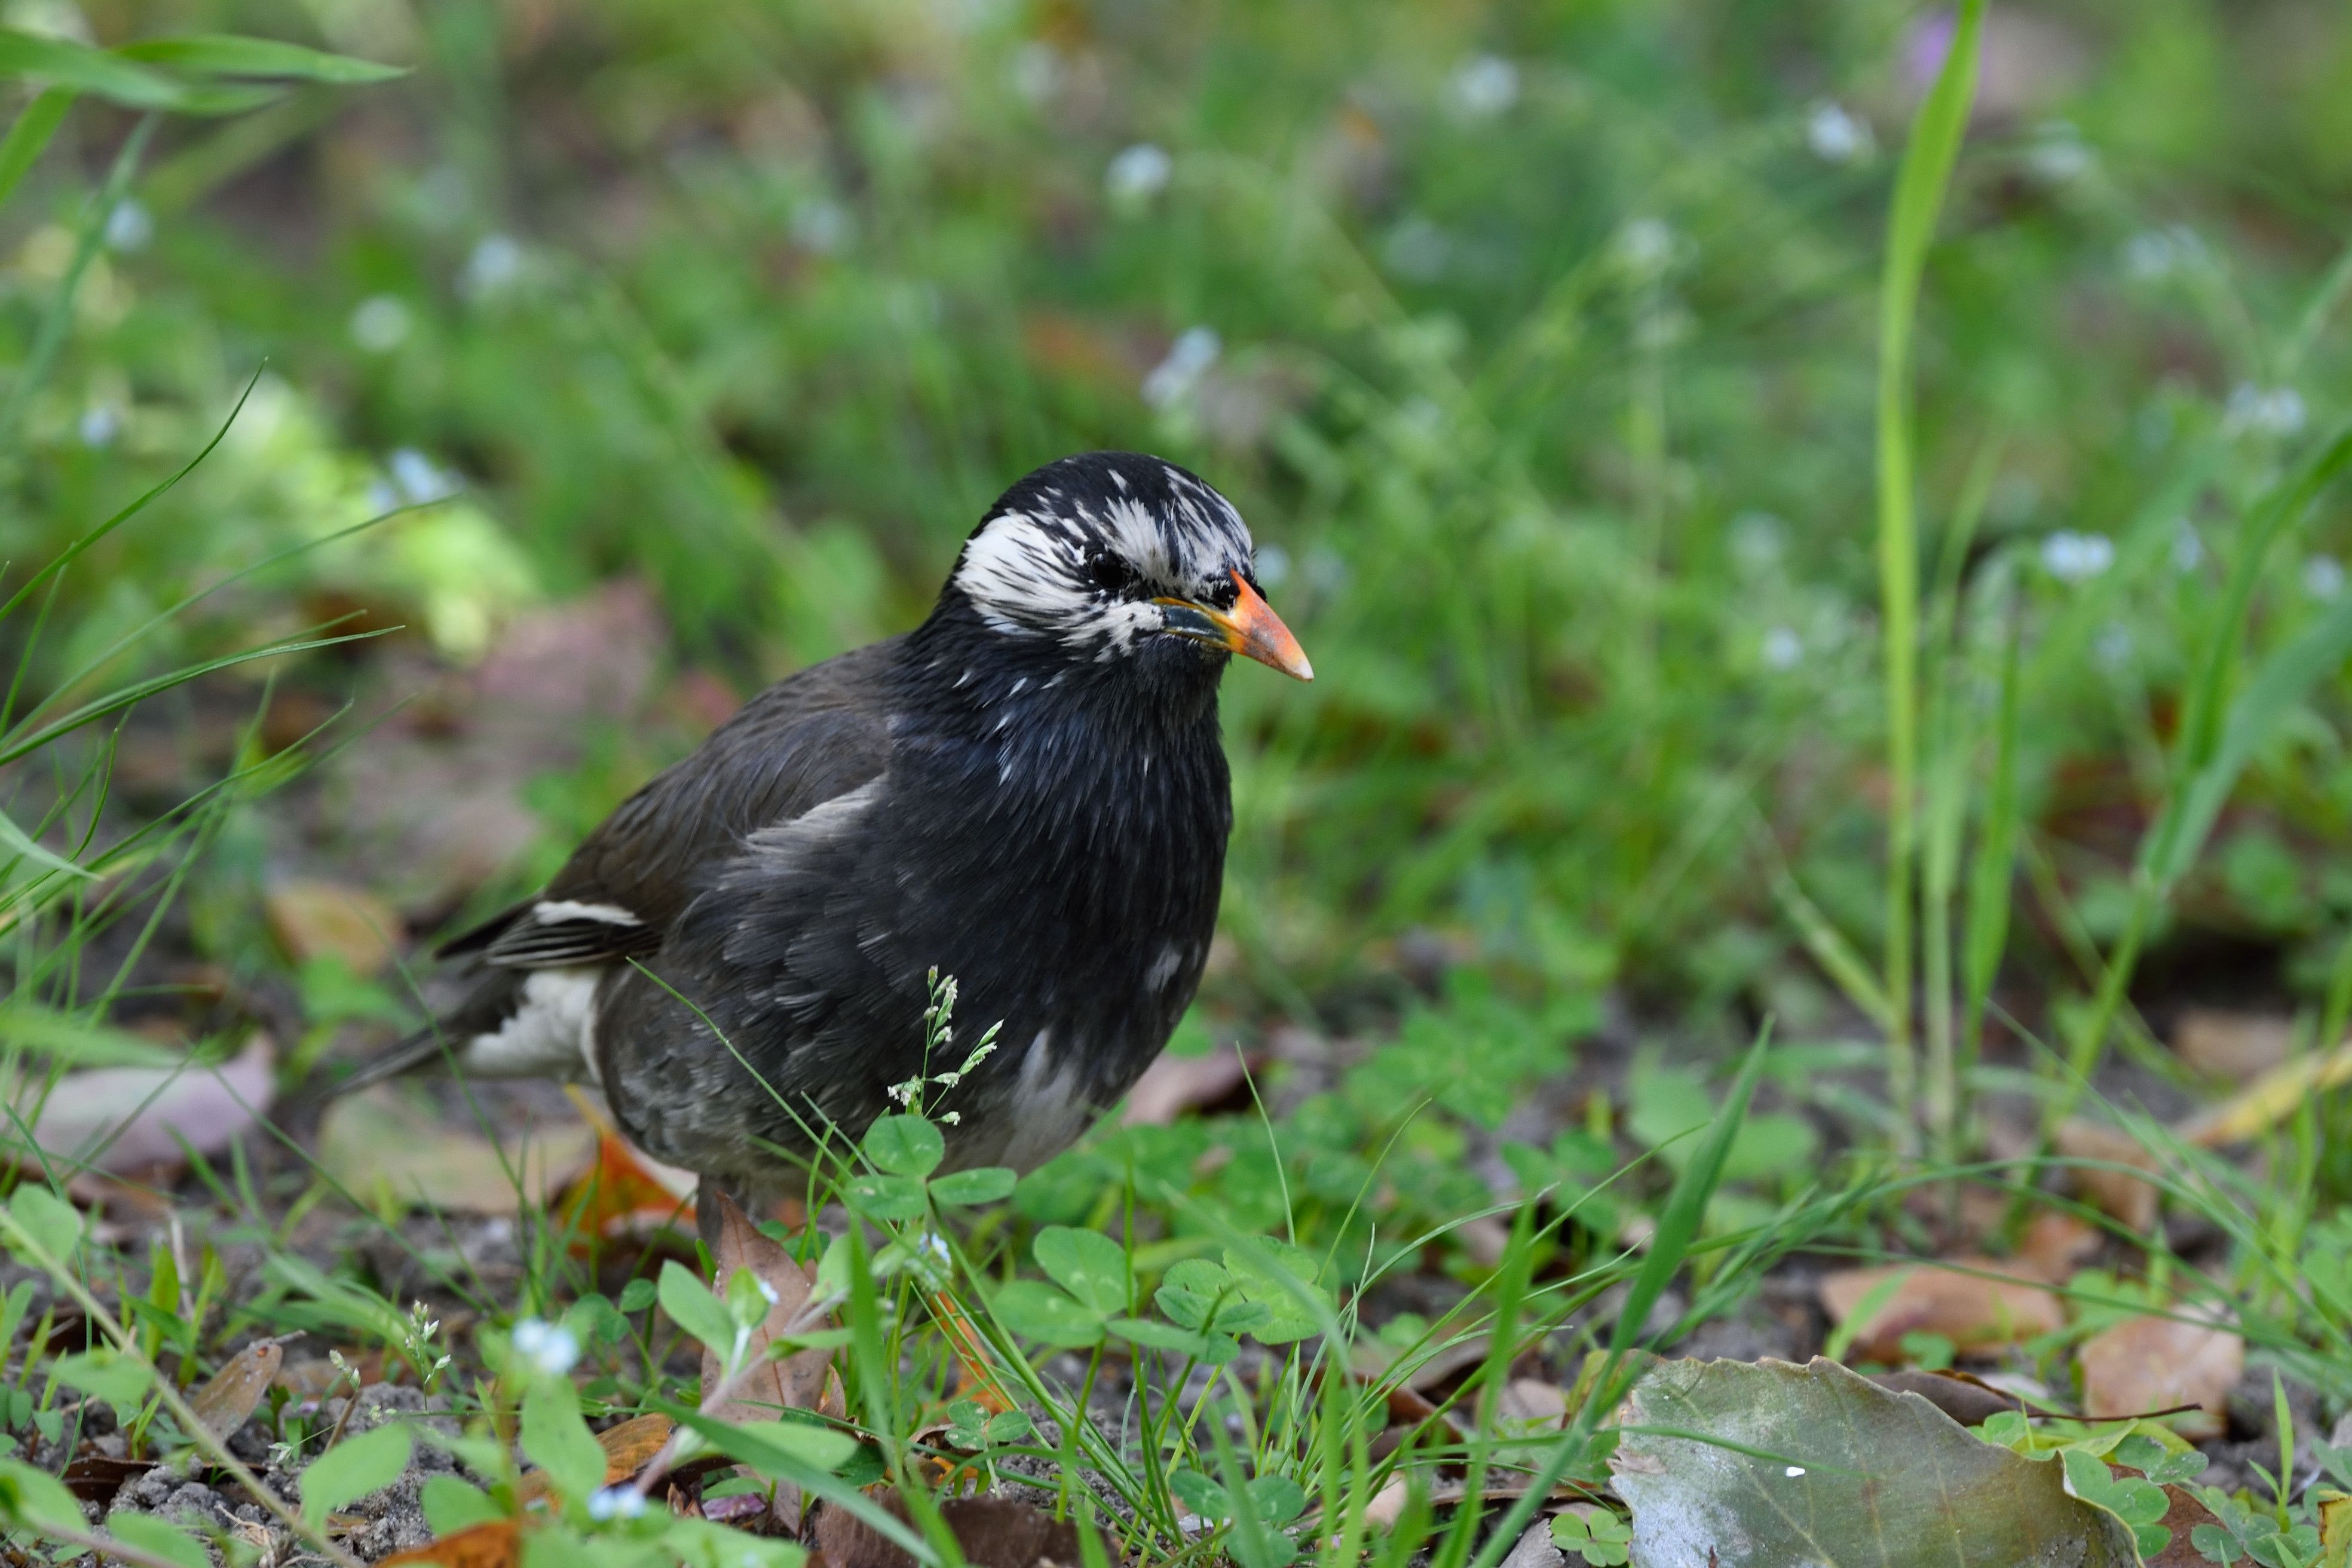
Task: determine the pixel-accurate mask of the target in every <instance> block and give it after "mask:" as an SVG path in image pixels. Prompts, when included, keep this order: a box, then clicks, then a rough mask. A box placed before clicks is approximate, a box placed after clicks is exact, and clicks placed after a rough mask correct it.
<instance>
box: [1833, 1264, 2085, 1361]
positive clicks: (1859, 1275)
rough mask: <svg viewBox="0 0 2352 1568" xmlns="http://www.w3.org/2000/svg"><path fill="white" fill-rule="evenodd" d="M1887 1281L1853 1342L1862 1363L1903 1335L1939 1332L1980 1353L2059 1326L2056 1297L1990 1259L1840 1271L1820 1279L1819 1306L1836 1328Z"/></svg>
mask: <svg viewBox="0 0 2352 1568" xmlns="http://www.w3.org/2000/svg"><path fill="white" fill-rule="evenodd" d="M1890 1280H1892V1281H1893V1282H1894V1283H1893V1284H1892V1286H1891V1287H1890V1288H1888V1289H1887V1290H1886V1293H1885V1295H1884V1296H1882V1297H1880V1298H1879V1300H1878V1304H1877V1306H1876V1307H1875V1309H1874V1310H1872V1311H1871V1313H1870V1315H1869V1316H1868V1318H1867V1319H1865V1320H1864V1321H1863V1322H1862V1324H1861V1325H1860V1327H1859V1328H1858V1329H1857V1330H1856V1331H1855V1332H1854V1334H1853V1348H1854V1350H1855V1352H1857V1353H1859V1354H1860V1355H1862V1356H1863V1357H1864V1358H1865V1359H1867V1360H1872V1361H1886V1360H1892V1359H1894V1358H1895V1356H1897V1355H1899V1354H1900V1353H1901V1351H1902V1341H1903V1336H1904V1335H1906V1334H1941V1335H1942V1336H1943V1337H1944V1338H1946V1339H1948V1340H1949V1341H1951V1342H1952V1343H1953V1345H1954V1346H1956V1347H1957V1348H1958V1349H1960V1350H1964V1351H1966V1350H1987V1349H1990V1348H1992V1347H1993V1346H1996V1345H2009V1344H2015V1343H2017V1342H2019V1341H2021V1340H2028V1339H2032V1338H2033V1337H2034V1336H2035V1335H2037V1334H2046V1333H2052V1332H2054V1331H2057V1330H2059V1329H2062V1328H2063V1327H2065V1324H2066V1315H2065V1313H2064V1312H2063V1310H2060V1308H2059V1305H2058V1298H2057V1297H2056V1296H2054V1295H2053V1294H2052V1293H2051V1292H2050V1291H2049V1290H2048V1289H2045V1288H2044V1287H2043V1286H2042V1284H2041V1283H2040V1282H2039V1281H2038V1280H2032V1279H2019V1278H2016V1277H2015V1269H2014V1268H2013V1266H2011V1265H2005V1264H2003V1263H2002V1262H2001V1261H2000V1259H1998V1258H1951V1259H1949V1260H1948V1261H1946V1262H1941V1263H1938V1262H1921V1263H1897V1264H1891V1265H1888V1266H1887V1267H1885V1268H1846V1269H1840V1270H1839V1271H1837V1272H1836V1273H1833V1274H1830V1275H1826V1276H1824V1277H1823V1278H1822V1283H1821V1298H1822V1306H1823V1307H1825V1308H1827V1309H1828V1310H1829V1314H1830V1317H1831V1319H1832V1321H1835V1322H1837V1323H1838V1324H1840V1325H1841V1326H1843V1324H1844V1323H1845V1322H1846V1321H1847V1320H1848V1319H1849V1318H1852V1317H1853V1316H1854V1314H1855V1313H1856V1312H1857V1311H1859V1310H1861V1309H1862V1307H1863V1306H1864V1303H1865V1301H1867V1300H1870V1299H1871V1297H1872V1296H1873V1295H1874V1293H1875V1292H1877V1291H1878V1290H1879V1289H1880V1287H1882V1286H1885V1285H1887V1282H1888V1281H1890Z"/></svg>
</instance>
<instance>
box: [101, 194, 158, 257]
mask: <svg viewBox="0 0 2352 1568" xmlns="http://www.w3.org/2000/svg"><path fill="white" fill-rule="evenodd" d="M154 237H155V220H154V219H153V218H152V217H150V216H148V213H147V209H146V208H145V207H142V206H141V205H139V204H138V203H137V202H136V201H133V200H132V199H131V198H130V197H128V196H126V197H124V198H123V199H122V200H121V201H119V202H117V203H115V204H114V210H113V211H112V212H110V213H108V214H107V215H106V243H107V245H108V246H109V247H110V248H112V249H115V250H138V249H141V248H142V247H145V245H146V244H147V242H148V241H149V240H151V239H152V238H154Z"/></svg>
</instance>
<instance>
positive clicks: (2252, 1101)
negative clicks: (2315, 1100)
mask: <svg viewBox="0 0 2352 1568" xmlns="http://www.w3.org/2000/svg"><path fill="white" fill-rule="evenodd" d="M2347 1083H2352V1040H2347V1041H2345V1042H2344V1043H2343V1044H2342V1045H2339V1046H2337V1047H2336V1048H2335V1049H2334V1050H2331V1051H2328V1052H2326V1053H2325V1054H2324V1055H2322V1054H2314V1055H2311V1056H2307V1057H2297V1058H2295V1059H2294V1060H2293V1061H2291V1062H2286V1063H2284V1064H2283V1065H2281V1066H2279V1067H2275V1068H2272V1069H2271V1070H2270V1071H2269V1072H2266V1073H2264V1074H2263V1076H2262V1077H2260V1078H2258V1079H2255V1080H2254V1081H2253V1082H2252V1083H2251V1084H2248V1085H2247V1086H2246V1087H2245V1089H2243V1090H2242V1091H2241V1092H2239V1093H2238V1094H2235V1095H2233V1096H2231V1098H2230V1099H2229V1100H2225V1101H2223V1102H2222V1103H2221V1104H2220V1105H2217V1106H2215V1107H2214V1108H2213V1109H2212V1110H2209V1111H2207V1112H2206V1113H2205V1114H2204V1115H2202V1116H2192V1117H2190V1118H2189V1120H2188V1121H2184V1122H2182V1123H2181V1124H2180V1125H2179V1127H2177V1128H2175V1129H2174V1130H2173V1131H2175V1132H2177V1133H2178V1134H2179V1136H2180V1138H2181V1139H2182V1140H2183V1141H2184V1142H2190V1143H2194V1144H2196V1145H2197V1146H2198V1147H2200V1148H2203V1149H2220V1148H2223V1147H2226V1146H2227V1145H2229V1144H2231V1143H2243V1142H2246V1141H2247V1140H2248V1139H2250V1138H2259V1137H2261V1136H2262V1135H2263V1133H2265V1132H2267V1131H2270V1130H2271V1129H2272V1128H2273V1127H2275V1126H2277V1125H2278V1124H2279V1123H2280V1122H2281V1121H2284V1120H2285V1119H2286V1118H2288V1117H2289V1116H2292V1115H2294V1112H2295V1111H2296V1110H2299V1109H2301V1107H2302V1105H2303V1103H2304V1101H2305V1100H2309V1099H2310V1098H2312V1097H2313V1096H2314V1095H2318V1094H2324V1093H2326V1091H2327V1090H2329V1089H2340V1088H2342V1087H2343V1086H2344V1085H2346V1084H2347Z"/></svg>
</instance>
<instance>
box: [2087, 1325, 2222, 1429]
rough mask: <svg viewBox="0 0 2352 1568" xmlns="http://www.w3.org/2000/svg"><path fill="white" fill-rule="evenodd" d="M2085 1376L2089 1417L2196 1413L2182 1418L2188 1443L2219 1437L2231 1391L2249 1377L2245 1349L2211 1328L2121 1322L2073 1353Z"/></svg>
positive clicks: (2212, 1326)
mask: <svg viewBox="0 0 2352 1568" xmlns="http://www.w3.org/2000/svg"><path fill="white" fill-rule="evenodd" d="M2074 1359H2075V1361H2076V1362H2077V1363H2079V1364H2080V1365H2081V1367H2082V1369H2083V1409H2084V1413H2085V1414H2086V1415H2093V1416H2111V1415H2142V1414H2145V1413H2147V1412H2148V1411H2152V1410H2168V1409H2170V1408H2172V1407H2173V1406H2174V1405H2196V1406H2197V1407H2198V1409H2199V1411H2200V1412H2201V1413H2202V1418H2201V1419H2198V1418H2192V1417H2183V1418H2182V1425H2181V1427H2180V1432H2181V1435H2182V1436H2186V1437H2191V1438H2204V1437H2218V1436H2221V1432H2222V1429H2223V1428H2224V1427H2225V1426H2227V1425H2228V1417H2229V1398H2230V1391H2231V1389H2233V1388H2235V1387H2237V1386H2238V1378H2239V1376H2240V1375H2241V1374H2242V1373H2244V1371H2245V1370H2246V1342H2245V1341H2243V1340H2242V1339H2240V1338H2239V1337H2238V1336H2237V1335H2236V1334H2235V1333H2232V1332H2231V1331H2230V1330H2228V1329H2226V1328H2223V1327H2221V1326H2220V1325H2219V1324H2217V1323H2212V1322H2185V1321H2181V1320H2180V1319H2178V1318H2158V1317H2141V1318H2126V1319H2125V1320H2124V1321H2122V1322H2120V1323H2117V1324H2116V1325H2115V1326H2114V1327H2113V1328H2107V1329H2102V1330H2100V1331H2098V1332H2097V1333H2095V1334H2094V1335H2092V1336H2091V1337H2090V1338H2089V1339H2088V1340H2085V1341H2084V1342H2083V1346H2082V1348H2081V1349H2080V1350H2078V1351H2076V1352H2074Z"/></svg>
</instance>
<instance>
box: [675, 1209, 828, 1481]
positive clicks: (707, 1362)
mask: <svg viewBox="0 0 2352 1568" xmlns="http://www.w3.org/2000/svg"><path fill="white" fill-rule="evenodd" d="M711 1201H713V1202H715V1203H716V1204H718V1205H719V1242H718V1245H717V1246H716V1247H713V1248H712V1249H711V1266H712V1269H713V1272H714V1273H716V1275H717V1276H718V1280H717V1283H718V1288H719V1292H720V1293H721V1294H722V1295H723V1294H724V1293H725V1292H726V1289H727V1282H728V1281H729V1280H730V1279H733V1278H734V1277H735V1271H736V1270H737V1269H739V1268H748V1269H750V1270H751V1274H752V1277H753V1278H754V1279H758V1280H759V1281H760V1283H761V1285H762V1286H763V1287H765V1288H766V1294H767V1297H768V1302H769V1305H768V1315H767V1317H766V1318H765V1319H764V1320H763V1321H761V1324H760V1326H759V1327H758V1328H757V1329H755V1330H753V1331H752V1332H751V1348H750V1351H749V1352H748V1353H749V1355H750V1358H751V1360H750V1368H751V1370H750V1371H749V1372H748V1373H746V1374H745V1375H744V1376H743V1377H742V1378H741V1379H740V1381H738V1382H737V1383H736V1384H735V1386H734V1388H733V1389H732V1390H731V1391H730V1392H729V1394H728V1395H727V1397H726V1398H724V1399H719V1400H716V1401H714V1400H713V1398H712V1395H713V1394H714V1393H715V1392H716V1391H717V1389H718V1387H719V1378H720V1376H721V1375H722V1374H723V1373H724V1372H725V1363H724V1362H723V1361H722V1360H721V1359H720V1357H719V1352H716V1351H714V1350H712V1349H710V1348H709V1346H705V1347H704V1348H703V1352H702V1409H703V1413H704V1414H705V1415H710V1416H713V1417H715V1418H717V1419H718V1420H720V1421H731V1422H750V1421H772V1420H774V1419H775V1418H776V1416H777V1414H778V1413H779V1411H782V1410H815V1411H820V1412H822V1413H823V1414H824V1415H840V1414H841V1413H842V1401H841V1398H840V1396H839V1394H838V1393H837V1392H836V1386H837V1385H836V1384H835V1381H834V1379H833V1352H830V1351H825V1350H803V1351H797V1352H793V1353H792V1354H790V1355H787V1356H784V1357H782V1358H781V1359H772V1357H771V1355H770V1352H769V1347H770V1346H771V1345H773V1344H774V1343H775V1342H777V1341H778V1340H779V1339H785V1338H790V1337H793V1336H795V1335H801V1334H806V1333H808V1332H809V1331H811V1330H813V1329H814V1328H817V1327H819V1326H821V1325H820V1324H819V1323H818V1322H816V1321H811V1320H809V1319H808V1318H807V1317H806V1315H805V1314H806V1310H807V1307H808V1303H809V1298H810V1296H811V1294H812V1293H813V1292H814V1289H815V1284H816V1280H815V1274H814V1270H812V1269H807V1268H802V1267H801V1265H800V1264H799V1263H797V1262H795V1261H794V1260H793V1255H792V1254H791V1253H789V1252H787V1251H785V1250H784V1249H783V1248H782V1247H780V1246H778V1245H777V1244H776V1243H775V1242H773V1241H771V1240H770V1239H768V1237H764V1236H762V1235H761V1234H760V1233H759V1231H757V1230H755V1229H754V1228H752V1226H751V1218H750V1217H749V1216H748V1215H745V1214H744V1213H743V1211H742V1209H741V1208H740V1206H738V1205H737V1204H736V1203H735V1200H734V1199H732V1198H730V1197H729V1196H727V1194H724V1193H719V1192H716V1191H715V1190H714V1194H713V1197H712V1200H711ZM830 1322H831V1320H830V1319H826V1320H824V1325H823V1326H829V1325H830ZM799 1493H800V1489H798V1488H797V1487H794V1486H793V1485H792V1484H791V1483H790V1482H785V1483H784V1484H782V1485H781V1486H779V1487H778V1488H777V1489H776V1501H775V1510H774V1511H775V1515H776V1517H777V1518H778V1519H780V1520H782V1521H784V1523H785V1524H786V1525H787V1526H796V1525H797V1524H798V1523H799V1521H800V1516H801V1503H800V1495H799Z"/></svg>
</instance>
